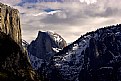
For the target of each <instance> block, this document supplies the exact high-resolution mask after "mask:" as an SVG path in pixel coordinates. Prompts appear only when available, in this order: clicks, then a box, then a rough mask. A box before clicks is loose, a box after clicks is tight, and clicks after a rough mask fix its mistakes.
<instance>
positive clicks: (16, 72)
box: [0, 3, 40, 81]
mask: <svg viewBox="0 0 121 81" xmlns="http://www.w3.org/2000/svg"><path fill="white" fill-rule="evenodd" d="M21 40H22V38H21V27H20V18H19V12H18V10H16V9H13V8H11V7H8V6H7V5H4V4H2V3H0V81H40V80H39V77H38V75H37V74H36V73H35V72H34V71H33V69H32V67H31V64H30V62H29V58H28V55H27V51H26V50H25V49H24V48H23V47H22V42H21Z"/></svg>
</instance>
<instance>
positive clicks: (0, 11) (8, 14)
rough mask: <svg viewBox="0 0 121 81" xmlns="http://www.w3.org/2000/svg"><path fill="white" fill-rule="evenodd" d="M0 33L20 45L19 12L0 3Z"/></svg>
mask: <svg viewBox="0 0 121 81" xmlns="http://www.w3.org/2000/svg"><path fill="white" fill-rule="evenodd" d="M0 31H1V32H4V33H5V34H6V35H10V37H11V38H12V39H13V40H14V41H15V42H17V43H18V44H19V45H21V41H22V40H21V26H20V17H19V11H18V10H17V9H14V8H11V7H10V6H7V5H4V4H2V3H0Z"/></svg>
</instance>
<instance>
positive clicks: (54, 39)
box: [27, 31, 67, 69]
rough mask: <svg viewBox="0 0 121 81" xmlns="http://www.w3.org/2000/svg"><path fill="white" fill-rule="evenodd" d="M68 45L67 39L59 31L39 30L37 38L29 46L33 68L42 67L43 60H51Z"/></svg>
mask: <svg viewBox="0 0 121 81" xmlns="http://www.w3.org/2000/svg"><path fill="white" fill-rule="evenodd" d="M66 45H67V44H66V41H65V40H64V39H63V38H62V37H61V36H60V35H58V34H57V33H55V32H49V31H48V32H41V31H39V33H38V36H37V38H36V39H35V40H33V41H32V42H31V44H30V45H28V47H27V49H28V52H29V56H30V60H31V64H32V66H33V68H34V69H38V68H40V67H41V64H42V63H43V62H48V61H50V59H51V57H52V56H53V55H54V54H55V53H57V52H59V51H60V50H62V49H63V48H64V47H65V46H66Z"/></svg>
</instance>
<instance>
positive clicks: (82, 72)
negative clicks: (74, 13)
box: [47, 25, 121, 81]
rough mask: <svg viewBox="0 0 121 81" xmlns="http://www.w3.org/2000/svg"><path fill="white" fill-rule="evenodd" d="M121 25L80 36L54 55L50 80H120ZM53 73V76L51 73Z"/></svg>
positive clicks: (49, 73) (50, 67)
mask: <svg viewBox="0 0 121 81" xmlns="http://www.w3.org/2000/svg"><path fill="white" fill-rule="evenodd" d="M120 69H121V25H117V26H111V27H105V28H101V29H98V30H97V31H95V32H89V33H87V34H85V35H83V36H81V37H80V38H79V39H78V40H76V41H75V42H74V43H72V44H70V45H69V46H67V47H65V48H64V49H63V50H62V51H60V52H59V53H57V54H56V55H55V56H54V57H53V61H52V62H51V64H50V66H49V70H48V71H49V72H48V73H47V74H48V76H49V79H50V81H56V80H57V79H58V78H61V80H59V81H121V78H120V77H121V70H120ZM55 71H56V73H57V74H56V75H54V76H55V77H54V78H53V72H54V73H55Z"/></svg>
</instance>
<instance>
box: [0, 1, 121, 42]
mask: <svg viewBox="0 0 121 81" xmlns="http://www.w3.org/2000/svg"><path fill="white" fill-rule="evenodd" d="M22 1H24V3H22ZM28 1H32V0H0V2H3V3H6V4H8V5H10V6H13V7H14V8H17V9H18V10H19V11H20V13H21V14H20V17H21V26H22V35H23V39H24V40H26V41H28V42H31V40H33V39H35V38H36V36H37V33H38V31H39V30H40V31H54V32H57V33H58V34H60V35H61V36H62V37H63V38H64V39H65V40H66V41H67V42H73V41H74V40H76V39H77V38H79V37H80V36H81V35H82V34H85V33H86V32H89V31H92V30H95V29H97V28H100V27H104V26H107V25H112V24H118V23H120V22H121V1H120V0H61V1H65V2H37V3H28ZM33 1H34V0H33ZM38 1H40V0H38ZM20 3H21V4H20Z"/></svg>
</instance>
